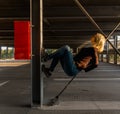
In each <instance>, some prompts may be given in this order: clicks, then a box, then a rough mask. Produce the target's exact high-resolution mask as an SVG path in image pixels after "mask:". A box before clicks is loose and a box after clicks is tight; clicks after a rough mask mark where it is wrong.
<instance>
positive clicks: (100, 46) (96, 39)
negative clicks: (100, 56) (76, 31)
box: [91, 33, 106, 53]
mask: <svg viewBox="0 0 120 114" xmlns="http://www.w3.org/2000/svg"><path fill="white" fill-rule="evenodd" d="M105 41H106V39H105V37H104V35H102V34H100V33H97V34H95V35H94V36H92V37H91V43H92V46H93V47H94V48H97V50H98V52H99V53H101V52H103V50H104V44H105Z"/></svg>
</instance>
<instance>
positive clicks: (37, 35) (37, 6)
mask: <svg viewBox="0 0 120 114" xmlns="http://www.w3.org/2000/svg"><path fill="white" fill-rule="evenodd" d="M30 12H31V13H30V21H31V27H32V30H31V31H32V33H31V35H32V42H31V44H32V45H31V46H32V52H31V53H32V64H31V71H32V72H31V74H32V96H31V101H32V103H31V104H32V106H42V104H43V77H42V75H41V48H42V45H43V7H42V0H30Z"/></svg>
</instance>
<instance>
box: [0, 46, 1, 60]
mask: <svg viewBox="0 0 120 114" xmlns="http://www.w3.org/2000/svg"><path fill="white" fill-rule="evenodd" d="M0 59H1V46H0Z"/></svg>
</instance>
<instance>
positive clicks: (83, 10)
mask: <svg viewBox="0 0 120 114" xmlns="http://www.w3.org/2000/svg"><path fill="white" fill-rule="evenodd" d="M74 1H75V3H76V4H77V5H78V7H79V8H80V9H81V11H82V12H83V13H84V14H85V15H86V16H87V17H88V19H89V20H90V21H91V23H93V25H94V26H95V27H96V28H97V29H98V30H99V32H100V33H102V34H103V35H104V36H105V37H106V40H107V41H108V42H109V44H110V45H111V46H112V47H113V49H114V50H115V51H116V52H117V53H118V54H119V55H120V52H119V51H118V50H117V49H116V48H115V47H114V45H113V44H112V43H111V42H110V41H109V40H108V38H109V37H110V35H111V33H113V31H112V32H111V33H110V35H108V36H107V35H106V34H105V33H104V32H103V31H102V29H101V28H100V27H99V26H98V24H97V23H96V22H95V21H94V19H93V18H92V17H91V15H90V14H89V13H88V12H87V11H86V10H85V8H84V7H83V6H82V5H81V4H80V2H79V1H78V0H74ZM119 25H120V22H119V23H118V25H117V26H116V27H115V29H114V31H115V30H116V29H117V27H119Z"/></svg>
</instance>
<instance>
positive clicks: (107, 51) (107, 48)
mask: <svg viewBox="0 0 120 114" xmlns="http://www.w3.org/2000/svg"><path fill="white" fill-rule="evenodd" d="M106 56H107V58H106V59H107V63H109V44H108V42H106Z"/></svg>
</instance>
